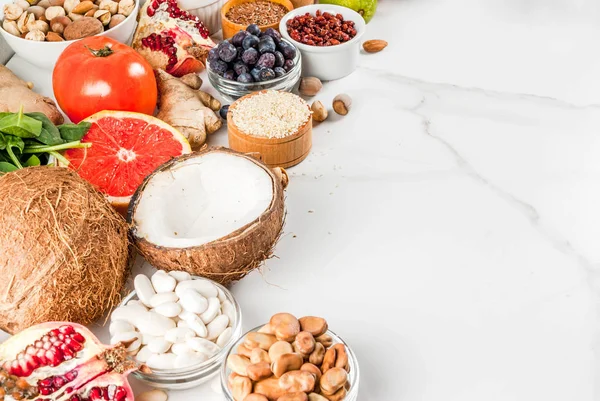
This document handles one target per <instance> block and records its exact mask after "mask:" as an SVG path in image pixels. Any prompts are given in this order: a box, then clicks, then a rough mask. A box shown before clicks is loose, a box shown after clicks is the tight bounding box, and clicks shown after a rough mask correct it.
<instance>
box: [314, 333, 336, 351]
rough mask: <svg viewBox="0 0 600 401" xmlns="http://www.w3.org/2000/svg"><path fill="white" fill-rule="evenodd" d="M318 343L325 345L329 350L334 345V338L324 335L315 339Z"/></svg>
mask: <svg viewBox="0 0 600 401" xmlns="http://www.w3.org/2000/svg"><path fill="white" fill-rule="evenodd" d="M315 340H316V341H317V342H318V343H321V344H323V346H324V347H325V348H329V347H331V346H332V345H333V338H331V336H330V335H329V334H323V335H320V336H318V337H316V338H315Z"/></svg>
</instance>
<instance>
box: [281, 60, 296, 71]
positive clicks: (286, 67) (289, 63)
mask: <svg viewBox="0 0 600 401" xmlns="http://www.w3.org/2000/svg"><path fill="white" fill-rule="evenodd" d="M292 68H294V60H285V64H284V65H283V69H284V70H286V71H288V72H289V71H290V70H291V69H292Z"/></svg>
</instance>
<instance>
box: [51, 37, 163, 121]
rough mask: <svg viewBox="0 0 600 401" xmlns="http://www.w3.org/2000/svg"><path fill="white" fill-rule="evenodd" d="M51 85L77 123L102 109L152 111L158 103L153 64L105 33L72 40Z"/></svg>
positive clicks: (150, 112) (61, 103)
mask: <svg viewBox="0 0 600 401" xmlns="http://www.w3.org/2000/svg"><path fill="white" fill-rule="evenodd" d="M52 86H53V88H54V97H56V100H57V102H58V105H59V106H60V108H61V109H62V111H63V112H64V113H65V114H66V115H67V116H68V117H69V118H70V119H71V121H73V122H74V123H78V122H79V121H81V120H83V119H84V118H86V117H89V116H91V115H92V114H94V113H96V112H99V111H102V110H122V111H137V112H139V113H145V114H150V115H152V114H153V113H154V109H155V107H156V96H157V89H156V78H155V77H154V71H153V70H152V67H151V66H150V64H148V62H147V61H146V60H145V59H144V58H143V57H142V56H141V55H140V54H139V53H138V52H136V51H135V50H133V49H132V48H131V47H129V46H126V45H124V44H122V43H119V42H117V41H115V40H113V39H110V38H107V37H104V36H92V37H88V38H85V39H82V40H79V41H77V42H75V43H72V44H70V45H69V46H68V47H67V48H66V49H65V50H64V51H63V52H62V54H61V55H60V57H59V58H58V61H57V62H56V66H55V67H54V72H53V73H52Z"/></svg>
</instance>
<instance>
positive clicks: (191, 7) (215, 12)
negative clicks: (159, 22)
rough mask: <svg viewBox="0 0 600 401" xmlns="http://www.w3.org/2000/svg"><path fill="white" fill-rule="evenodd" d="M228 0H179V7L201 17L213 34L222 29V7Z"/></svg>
mask: <svg viewBox="0 0 600 401" xmlns="http://www.w3.org/2000/svg"><path fill="white" fill-rule="evenodd" d="M226 2H227V0H179V2H178V4H179V7H181V8H182V9H184V10H186V11H187V12H188V13H190V14H192V15H195V16H196V17H198V18H200V21H202V22H203V23H204V25H205V26H206V29H208V32H209V33H210V34H211V35H214V34H215V33H217V32H219V31H220V30H221V7H223V4H225V3H226Z"/></svg>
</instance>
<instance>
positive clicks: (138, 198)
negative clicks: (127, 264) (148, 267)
mask: <svg viewBox="0 0 600 401" xmlns="http://www.w3.org/2000/svg"><path fill="white" fill-rule="evenodd" d="M215 155H219V156H220V157H225V158H226V159H228V160H229V161H230V162H231V163H225V164H224V166H223V168H228V167H229V166H233V165H234V164H236V163H234V162H236V159H238V160H237V162H238V163H239V162H242V163H241V165H240V166H238V167H237V170H236V174H234V175H238V174H239V175H240V176H242V175H243V174H244V172H246V173H247V172H248V171H249V170H256V171H260V173H259V174H261V175H262V179H264V180H265V181H264V182H267V183H268V185H266V186H265V187H263V189H264V190H265V191H266V192H268V194H269V195H268V196H269V199H270V200H269V201H268V202H267V203H266V207H265V209H264V210H262V211H260V212H258V213H257V214H256V215H255V216H254V217H253V219H252V220H251V221H249V222H248V223H247V224H244V225H243V226H238V227H237V228H236V229H235V230H233V231H229V232H227V233H226V234H224V235H222V236H220V237H217V238H214V239H212V240H210V241H208V242H205V243H202V244H201V245H196V246H194V245H189V246H174V245H173V244H174V243H175V242H171V243H170V245H165V243H159V242H157V241H156V240H155V241H154V242H153V241H151V240H149V238H148V237H149V233H148V232H145V231H144V230H145V229H144V228H143V225H144V224H147V222H148V221H151V223H150V225H152V224H156V225H160V223H156V222H166V223H165V224H164V225H162V227H163V228H164V227H167V226H169V225H170V227H173V223H172V222H173V221H176V220H179V221H180V222H181V221H186V222H189V221H194V220H196V219H197V216H195V215H194V211H192V213H191V214H192V215H186V210H185V208H184V207H181V205H180V204H179V203H181V202H185V200H184V201H182V199H184V198H185V197H186V196H188V197H189V196H190V195H189V194H190V192H192V191H193V189H194V187H199V186H201V183H202V181H204V180H205V179H206V178H204V177H202V176H201V175H193V174H192V175H188V176H186V178H185V179H177V180H176V179H175V178H173V183H174V184H175V183H177V182H179V183H180V185H179V187H178V189H177V191H180V192H176V193H174V192H173V191H174V189H173V188H171V187H168V186H166V187H165V188H166V189H164V190H163V191H164V193H163V194H162V196H159V198H160V199H162V200H163V204H162V207H160V208H151V207H148V206H147V204H146V205H145V207H141V206H140V205H141V204H143V203H144V202H150V201H151V198H152V197H153V196H146V197H144V193H145V191H146V192H147V191H148V188H149V187H152V186H153V185H154V184H153V183H154V182H155V181H158V180H160V178H157V177H159V176H160V175H161V174H162V176H163V177H164V176H165V175H168V176H169V177H171V176H172V177H176V176H177V173H178V172H181V171H182V170H183V168H185V166H186V165H187V164H189V163H197V166H207V165H208V164H209V163H208V162H207V161H206V157H207V156H215ZM240 159H241V160H240ZM198 168H206V167H198ZM231 168H233V167H231ZM213 173H214V174H215V175H217V177H216V178H214V180H216V181H219V180H220V178H221V177H219V175H218V174H219V173H218V171H213ZM181 181H184V182H181ZM287 183H288V177H287V174H285V170H283V169H279V168H278V169H274V170H271V169H270V168H269V167H268V166H267V165H265V164H264V163H262V162H260V161H258V160H256V159H254V158H253V157H251V156H249V155H246V154H242V153H238V152H235V151H233V150H230V149H226V148H208V149H207V150H204V151H200V152H196V153H191V154H187V155H182V156H179V157H176V158H174V159H173V160H171V161H169V162H167V163H165V164H163V165H162V166H160V167H159V168H158V169H157V170H156V171H154V172H153V173H152V174H151V175H149V176H148V177H146V179H145V180H144V182H143V183H142V185H140V186H139V188H138V190H137V191H136V193H135V194H134V195H133V197H132V199H131V203H130V205H129V213H128V216H127V220H128V222H129V223H130V224H131V225H132V237H133V238H134V240H135V244H136V247H137V249H138V251H140V253H141V254H142V255H143V256H144V257H145V258H146V260H147V261H148V262H150V263H151V264H152V265H153V266H155V267H157V268H159V269H163V270H167V271H170V270H184V271H187V272H189V273H190V274H194V275H199V276H203V277H207V278H209V279H212V280H214V281H217V282H219V283H221V284H228V283H230V282H232V281H235V280H239V279H241V278H242V277H244V276H245V275H246V274H248V273H249V272H251V271H252V270H253V269H255V268H257V267H258V266H259V265H260V264H261V263H262V262H263V261H264V260H265V259H268V258H269V257H271V256H272V252H273V248H274V246H275V244H276V242H277V240H278V239H279V236H280V234H281V230H282V227H283V221H284V192H283V190H284V188H285V187H286V186H287ZM157 186H158V187H160V186H161V185H160V184H159V185H157ZM174 187H175V186H174ZM267 188H268V189H267ZM168 193H171V194H172V196H173V198H172V199H171V200H169V199H165V198H168ZM206 194H208V192H206ZM156 195H157V194H155V195H154V196H156ZM265 199H267V197H265ZM223 200H225V201H226V200H230V199H227V198H223ZM190 203H192V204H194V205H195V206H193V207H195V208H197V209H202V208H203V207H204V206H203V205H201V203H202V199H201V198H196V199H193V201H192V202H190ZM225 203H226V202H225ZM233 203H235V202H233ZM140 209H144V210H145V211H143V213H142V210H140ZM189 211H190V210H189V209H188V210H187V212H189ZM209 219H210V217H209ZM215 219H216V217H215ZM180 227H181V224H180ZM219 228H222V226H221V227H219ZM183 236H185V233H184V232H182V231H179V230H178V232H174V231H173V230H171V232H169V233H165V235H164V237H165V238H166V237H169V238H168V240H169V241H177V240H174V238H181V237H183ZM163 241H164V239H163Z"/></svg>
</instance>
